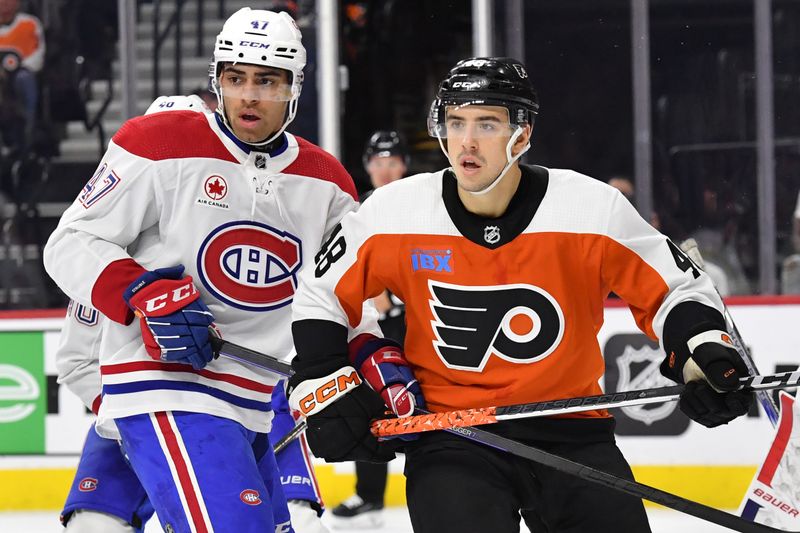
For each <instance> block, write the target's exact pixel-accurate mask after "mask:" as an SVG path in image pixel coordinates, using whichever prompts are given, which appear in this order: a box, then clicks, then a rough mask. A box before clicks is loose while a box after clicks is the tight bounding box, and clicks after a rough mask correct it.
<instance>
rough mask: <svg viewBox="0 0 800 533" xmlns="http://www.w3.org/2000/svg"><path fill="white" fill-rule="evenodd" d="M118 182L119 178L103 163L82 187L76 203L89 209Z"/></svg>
mask: <svg viewBox="0 0 800 533" xmlns="http://www.w3.org/2000/svg"><path fill="white" fill-rule="evenodd" d="M120 181H121V180H120V178H119V176H117V174H116V173H115V172H114V171H113V170H111V169H109V168H108V164H107V163H103V164H102V165H100V168H98V169H97V172H95V173H94V176H92V178H91V179H90V180H89V181H88V182H87V183H86V185H84V186H83V190H81V193H80V194H79V195H78V201H79V202H80V203H81V205H82V206H83V207H85V208H86V209H89V208H90V207H92V206H93V205H94V204H96V203H97V202H98V201H100V200H101V199H102V198H103V197H104V196H106V195H107V194H108V193H110V192H111V191H112V190H114V188H115V187H116V186H117V185H119V182H120Z"/></svg>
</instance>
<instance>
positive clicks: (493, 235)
mask: <svg viewBox="0 0 800 533" xmlns="http://www.w3.org/2000/svg"><path fill="white" fill-rule="evenodd" d="M483 240H484V241H486V242H488V243H489V244H497V243H498V242H500V226H486V227H485V228H483Z"/></svg>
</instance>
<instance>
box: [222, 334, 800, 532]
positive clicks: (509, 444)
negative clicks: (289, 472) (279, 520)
mask: <svg viewBox="0 0 800 533" xmlns="http://www.w3.org/2000/svg"><path fill="white" fill-rule="evenodd" d="M212 347H214V352H215V353H220V354H222V355H225V356H227V357H231V358H232V359H236V360H240V361H243V362H245V363H249V364H252V365H255V366H258V367H259V368H265V369H267V370H271V371H274V372H277V373H280V374H282V375H286V376H291V375H292V374H293V371H292V368H291V366H289V365H288V364H286V363H284V362H282V361H279V360H278V359H276V358H274V357H271V356H268V355H265V354H262V353H259V352H256V351H254V350H250V349H249V348H244V347H242V346H238V345H236V344H234V343H231V342H228V341H223V340H222V339H218V338H214V340H212ZM789 375H795V377H800V372H793V373H786V374H785V375H781V374H779V375H778V376H781V377H782V379H781V381H785V380H786V379H787V378H788V376H789ZM774 377H775V376H754V377H752V379H754V380H757V381H759V382H760V383H759V385H761V386H762V387H763V384H762V383H763V381H764V378H767V381H770V378H774ZM753 385H755V384H753ZM754 388H755V387H754ZM417 411H418V412H419V413H420V414H428V413H426V412H424V411H422V410H419V409H418V410H417ZM301 425H303V424H302V423H301V424H298V425H297V426H295V430H297V433H296V434H297V435H299V434H300V433H301V432H302V429H298V428H299V427H300V426H301ZM303 429H304V428H303ZM445 431H448V432H450V433H453V434H455V435H459V436H461V437H464V438H466V439H469V440H472V441H474V442H478V443H480V444H484V445H486V446H491V447H492V448H496V449H498V450H502V451H505V452H507V453H511V454H513V455H516V456H518V457H522V458H524V459H528V460H530V461H534V462H537V463H539V464H542V465H545V466H549V467H550V468H553V469H555V470H558V471H559V472H564V473H565V474H570V475H573V476H577V477H579V478H581V479H585V480H587V481H591V482H593V483H597V484H600V485H603V486H605V487H608V488H610V489H612V490H617V491H620V492H623V493H625V494H629V495H631V496H634V497H637V498H643V499H646V500H649V501H651V502H653V503H657V504H659V505H663V506H664V507H669V508H670V509H674V510H676V511H680V512H682V513H685V514H689V515H692V516H695V517H697V518H700V519H703V520H706V521H708V522H711V523H714V524H718V525H721V526H725V527H728V528H731V529H733V530H734V531H740V532H741V533H800V531H798V532H785V531H784V530H781V529H776V528H773V527H770V526H765V525H762V524H756V523H754V522H749V521H747V520H745V519H744V518H740V517H738V516H736V515H733V514H730V513H726V512H725V511H720V510H719V509H715V508H713V507H709V506H707V505H703V504H702V503H698V502H695V501H692V500H687V499H686V498H682V497H680V496H677V495H675V494H671V493H669V492H665V491H663V490H660V489H657V488H655V487H651V486H649V485H645V484H643V483H639V482H637V481H633V480H629V479H625V478H621V477H619V476H616V475H614V474H610V473H608V472H604V471H602V470H597V469H595V468H592V467H589V466H586V465H583V464H581V463H577V462H574V461H571V460H569V459H565V458H563V457H559V456H558V455H553V454H551V453H548V452H545V451H543V450H540V449H538V448H534V447H533V446H528V445H526V444H522V443H521V442H517V441H514V440H511V439H508V438H505V437H501V436H499V435H495V434H494V433H490V432H488V431H485V430H482V429H478V428H474V427H457V428H449V429H446V430H445Z"/></svg>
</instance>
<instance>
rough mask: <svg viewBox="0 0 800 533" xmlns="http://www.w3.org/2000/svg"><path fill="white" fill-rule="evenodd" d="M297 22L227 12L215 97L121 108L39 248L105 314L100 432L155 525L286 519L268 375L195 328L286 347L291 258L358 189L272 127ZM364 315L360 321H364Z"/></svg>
mask: <svg viewBox="0 0 800 533" xmlns="http://www.w3.org/2000/svg"><path fill="white" fill-rule="evenodd" d="M300 38H301V36H300V32H299V30H298V29H297V26H296V24H295V23H294V21H293V20H292V19H291V17H289V16H288V15H287V14H286V13H273V12H269V11H262V10H250V9H249V8H244V9H242V10H240V11H238V12H237V13H235V14H234V15H233V16H231V17H230V18H229V19H228V20H227V21H226V23H225V25H224V26H223V29H222V31H221V33H220V34H219V36H218V37H217V40H216V43H215V48H214V61H213V65H212V69H211V72H210V74H211V82H212V87H213V89H214V91H215V92H216V94H217V97H218V100H219V103H220V105H219V108H218V109H217V112H216V113H215V114H198V113H194V112H191V111H174V112H164V113H156V114H153V115H149V116H144V117H139V118H135V119H132V120H130V121H128V122H127V123H125V124H124V125H123V127H122V128H121V129H120V131H119V132H117V134H116V135H115V136H114V137H113V139H112V140H111V142H110V144H109V148H108V151H107V152H106V154H105V156H104V157H103V160H102V161H101V163H100V165H99V167H98V169H97V171H96V173H95V175H94V176H93V177H92V178H91V179H90V180H89V183H87V185H86V187H85V188H84V189H83V191H82V192H81V194H80V195H79V196H78V198H77V199H76V201H75V202H74V203H73V205H72V206H71V207H70V208H69V209H68V210H67V212H65V214H64V216H63V217H62V219H61V221H60V223H59V226H58V228H57V229H56V231H55V232H54V233H53V235H52V236H51V237H50V240H49V241H48V243H47V246H46V248H45V254H44V260H45V266H46V268H47V270H48V272H49V273H50V275H51V276H52V277H53V279H54V280H55V281H56V282H57V283H58V284H59V286H60V287H61V288H62V289H63V290H64V291H65V292H66V293H67V294H68V295H69V296H70V297H71V298H73V299H74V300H76V301H77V302H79V303H80V304H82V305H90V306H93V307H95V308H97V309H98V310H99V311H100V312H101V313H102V314H103V315H105V316H106V317H108V318H109V319H110V321H109V323H108V325H107V326H106V329H105V334H104V336H103V346H102V352H101V360H100V363H101V374H102V394H103V400H102V404H101V406H100V409H99V413H98V419H97V431H98V433H100V434H101V435H103V436H108V437H117V436H119V437H120V438H121V441H122V445H123V447H124V449H125V452H126V454H127V456H128V458H129V460H130V463H131V465H132V467H133V469H134V471H135V472H136V474H137V476H138V477H139V479H140V481H141V482H142V485H143V486H144V488H145V489H146V491H147V493H148V496H149V497H150V500H151V502H152V504H153V506H154V507H155V509H156V512H157V513H158V516H159V519H160V521H161V523H162V526H163V527H164V528H165V529H166V528H167V527H170V528H172V530H174V531H212V530H213V529H214V528H215V527H216V528H218V529H221V528H224V529H225V530H231V531H272V530H275V531H282V532H283V531H291V525H290V524H289V523H288V511H286V506H285V503H283V504H281V500H282V499H283V495H282V494H279V492H280V491H279V490H278V491H277V492H276V491H274V490H273V488H272V485H271V484H270V482H269V480H265V479H264V477H263V473H262V472H260V471H259V467H258V462H259V460H261V461H262V463H263V460H264V457H265V454H266V456H267V459H268V460H271V461H272V462H273V463H274V458H272V459H269V458H270V457H271V455H272V450H271V447H269V446H268V445H267V446H266V447H263V446H261V443H262V442H263V440H264V439H263V438H262V437H263V435H264V434H266V433H267V432H268V431H269V429H270V421H271V418H272V413H271V405H270V396H271V393H272V391H273V388H274V386H275V384H276V382H277V377H276V376H274V375H272V374H271V373H269V372H267V371H263V370H260V369H256V368H252V367H247V366H246V365H243V364H240V363H238V362H236V361H232V360H228V359H226V358H219V359H215V360H212V353H211V348H210V345H209V343H208V329H207V328H208V327H209V326H210V325H211V324H214V325H215V327H216V328H217V329H218V330H219V332H220V333H221V334H222V336H223V337H225V338H227V339H229V340H232V341H233V342H239V343H242V344H247V345H248V346H251V347H253V348H254V349H256V350H259V351H262V352H264V353H268V354H273V355H277V356H281V355H287V356H288V354H289V353H290V351H291V348H292V339H291V336H290V332H289V325H290V322H291V316H290V309H289V306H290V303H291V302H292V298H293V295H294V292H295V289H296V287H297V275H298V272H299V271H300V269H301V268H302V267H304V266H305V265H308V264H310V263H313V260H314V257H313V254H314V253H315V251H316V250H317V249H319V247H320V246H321V244H322V243H323V241H324V240H325V238H326V237H327V235H328V234H329V233H330V231H331V230H332V229H333V228H334V226H335V224H336V222H337V221H338V220H339V218H341V216H342V215H343V214H344V213H346V212H348V211H350V210H352V209H353V208H354V207H355V206H356V205H357V204H356V193H355V187H354V185H353V182H352V179H351V178H350V176H349V175H348V174H347V172H346V171H345V170H344V169H343V168H342V166H341V165H340V164H339V163H338V162H337V161H336V160H335V159H334V158H333V157H332V156H330V155H329V154H327V153H325V152H324V151H322V150H321V149H320V148H318V147H316V146H314V145H313V144H311V143H309V142H307V141H305V140H303V139H301V138H298V137H295V136H293V135H291V134H289V133H287V132H285V129H286V126H287V125H288V124H289V123H290V122H291V121H292V119H293V118H294V116H295V114H296V112H297V101H298V98H299V95H300V89H301V86H302V80H303V73H302V69H303V66H304V65H305V50H304V48H303V45H302V43H301V41H300ZM374 318H375V316H374V314H373V316H372V317H371V319H370V320H367V321H365V322H363V323H362V324H368V326H365V327H362V328H361V329H362V330H364V331H374V332H376V333H377V332H378V329H377V325H376V324H375V321H374ZM134 322H138V324H134ZM354 334H355V333H354ZM264 448H266V449H264ZM262 470H263V469H262ZM273 471H274V472H275V476H277V471H276V470H274V469H273Z"/></svg>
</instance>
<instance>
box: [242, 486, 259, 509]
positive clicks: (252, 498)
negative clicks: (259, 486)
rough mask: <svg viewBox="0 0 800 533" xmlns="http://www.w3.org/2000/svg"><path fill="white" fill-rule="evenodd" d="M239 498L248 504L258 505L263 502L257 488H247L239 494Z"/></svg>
mask: <svg viewBox="0 0 800 533" xmlns="http://www.w3.org/2000/svg"><path fill="white" fill-rule="evenodd" d="M239 498H241V500H242V501H243V502H244V503H246V504H247V505H258V504H260V503H261V496H260V495H259V494H258V491H257V490H254V489H245V490H243V491H242V492H241V493H240V494H239Z"/></svg>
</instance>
